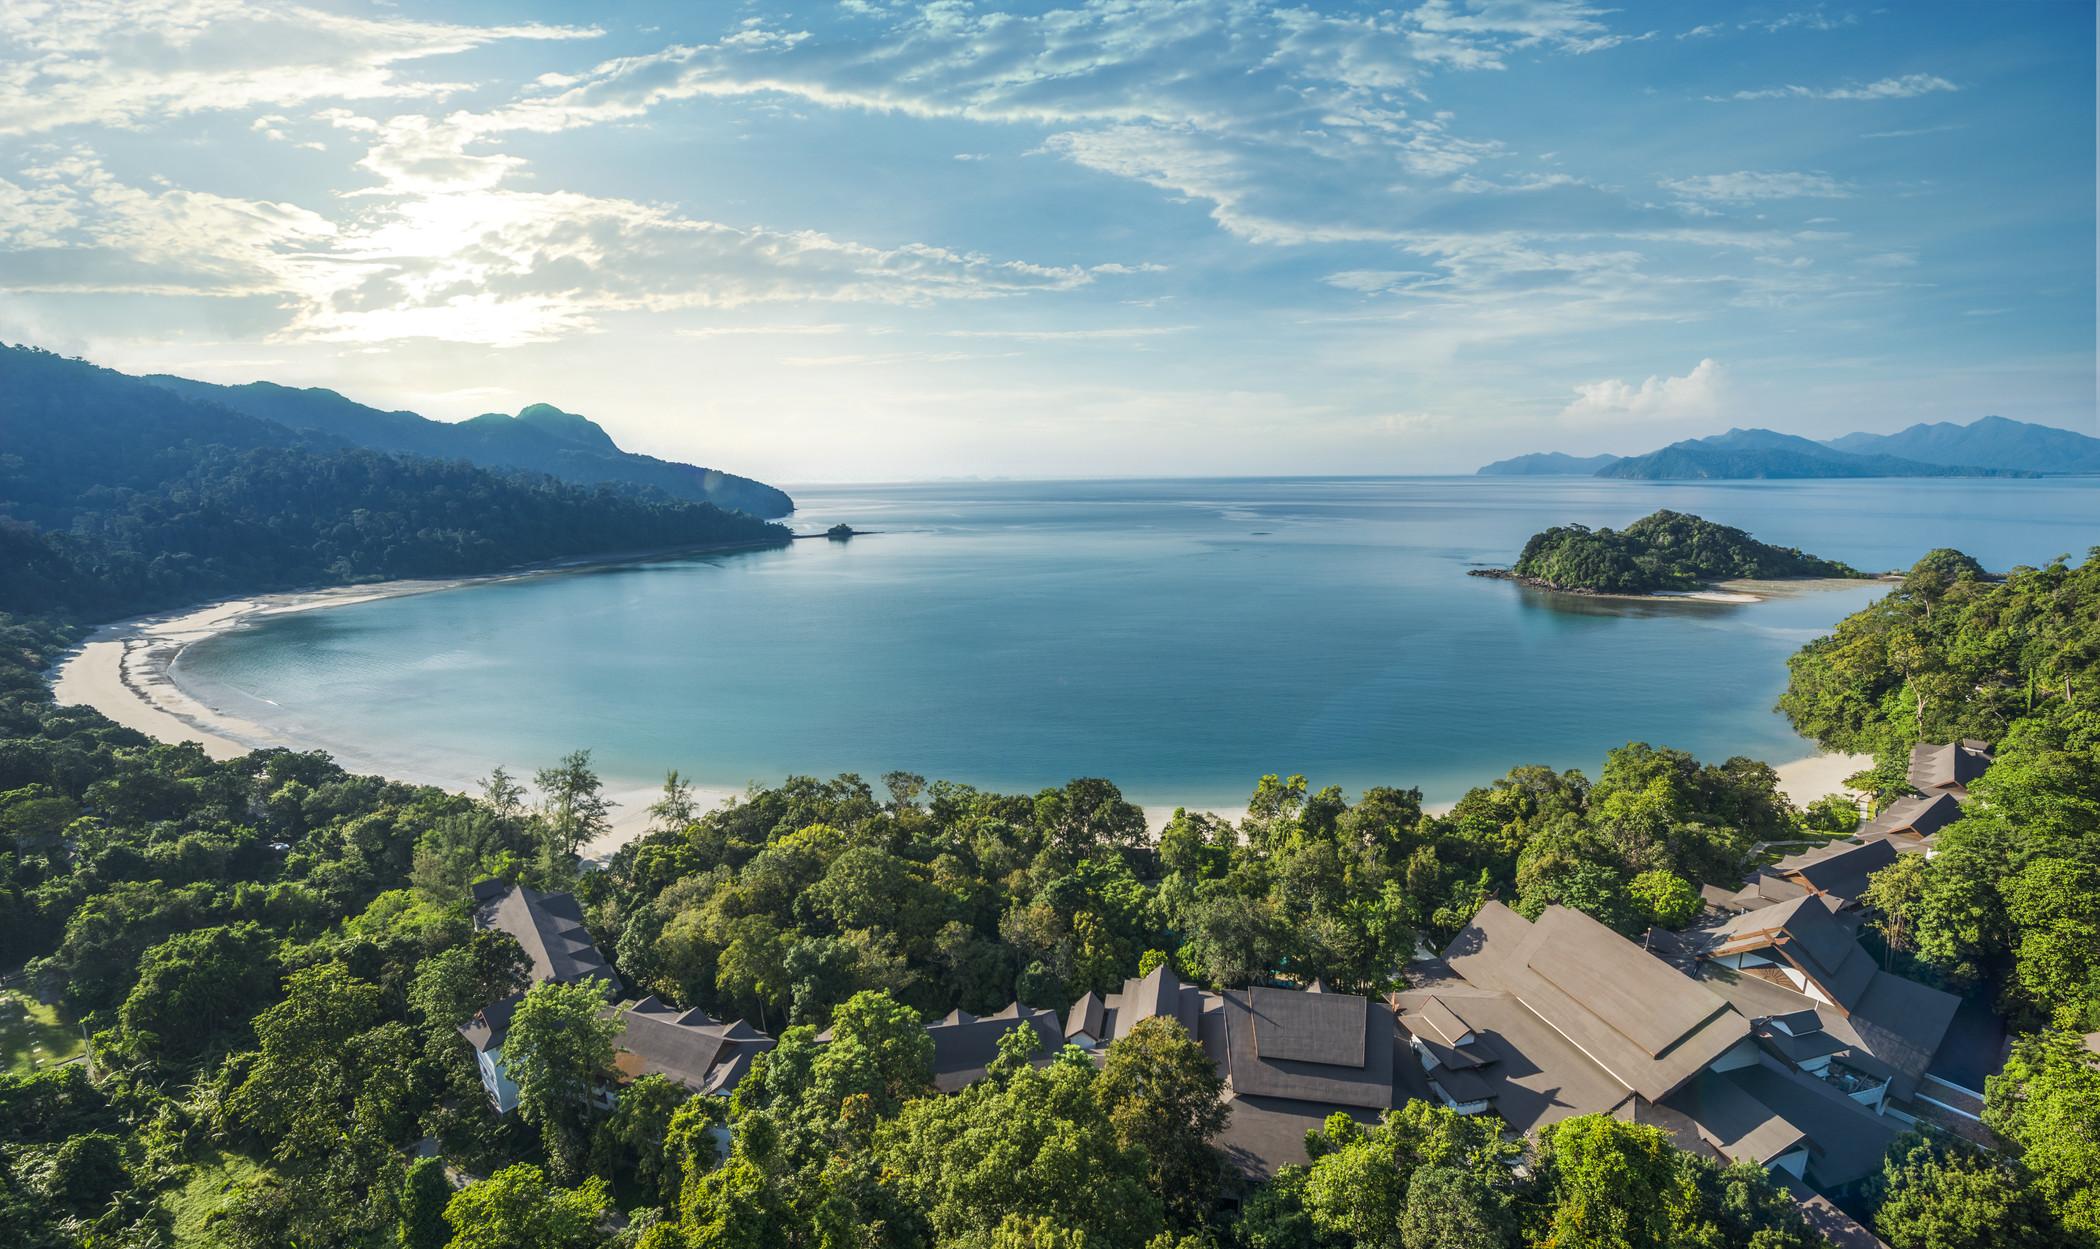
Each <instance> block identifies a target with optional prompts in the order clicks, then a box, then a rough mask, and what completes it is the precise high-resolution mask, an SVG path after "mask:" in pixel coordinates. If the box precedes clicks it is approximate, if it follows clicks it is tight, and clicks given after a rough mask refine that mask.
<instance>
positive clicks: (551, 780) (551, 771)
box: [532, 750, 614, 863]
mask: <svg viewBox="0 0 2100 1249" xmlns="http://www.w3.org/2000/svg"><path fill="white" fill-rule="evenodd" d="M532 782H533V784H534V785H535V786H537V787H538V789H539V791H540V817H541V820H542V822H543V824H544V826H545V828H546V830H547V846H548V849H549V851H550V853H551V854H552V855H553V856H554V857H555V858H556V859H557V861H559V862H561V863H567V862H568V861H569V860H570V859H572V858H574V857H575V855H576V852H577V850H579V849H580V848H582V847H583V846H585V845H587V844H588V843H590V842H592V841H594V840H596V839H597V838H598V837H599V836H601V835H602V834H603V833H604V832H605V830H606V829H608V828H610V827H611V826H612V820H611V811H612V808H613V806H614V803H613V801H612V799H610V798H607V797H606V796H605V794H604V788H605V785H604V782H602V781H600V780H599V779H598V773H597V772H596V771H595V770H593V769H592V767H591V752H590V751H588V750H574V751H570V752H569V753H568V754H566V755H563V756H562V758H561V762H560V763H557V764H555V765H554V766H553V767H551V768H541V769H540V770H539V771H538V772H535V773H533V777H532Z"/></svg>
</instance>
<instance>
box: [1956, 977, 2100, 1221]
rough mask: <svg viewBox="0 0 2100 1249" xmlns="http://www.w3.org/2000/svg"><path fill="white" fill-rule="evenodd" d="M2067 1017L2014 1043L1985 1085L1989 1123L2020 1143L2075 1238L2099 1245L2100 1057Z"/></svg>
mask: <svg viewBox="0 0 2100 1249" xmlns="http://www.w3.org/2000/svg"><path fill="white" fill-rule="evenodd" d="M2074 1018H2075V1016H2074V1015H2073V1014H2072V1013H2071V1012H2068V1011H2067V1012H2065V1014H2064V1016H2063V1018H2062V1019H2060V1020H2059V1022H2058V1024H2057V1026H2055V1027H2052V1028H2048V1029H2045V1030H2043V1031H2040V1032H2030V1033H2027V1034H2024V1035H2022V1036H2019V1037H2016V1038H2014V1040H2013V1046H2012V1053H2011V1055H2010V1056H2009V1057H2008V1058H2007V1059H2006V1060H2005V1068H2004V1070H2003V1071H2001V1072H1999V1073H1998V1074H1997V1075H1994V1076H1992V1077H1991V1078H1990V1080H1989V1081H1988V1082H1987V1083H1986V1084H1985V1086H1984V1111H1983V1121H1984V1122H1985V1123H1986V1124H1988V1125H1989V1126H1990V1128H1991V1130H1992V1131H1994V1132H1997V1133H1998V1134H1999V1135H2000V1136H2002V1137H2004V1138H2005V1139H2006V1140H2008V1141H2010V1142H2012V1143H2013V1144H2014V1145H2016V1146H2018V1148H2019V1151H2020V1161H2021V1163H2022V1164H2023V1165H2024V1166H2025V1167H2026V1168H2027V1171H2028V1173H2029V1174H2030V1175H2032V1176H2033V1177H2034V1181H2033V1182H2034V1188H2035V1191H2036V1192H2038V1193H2040V1194H2041V1196H2042V1197H2043V1198H2044V1199H2045V1200H2046V1201H2047V1202H2048V1204H2049V1208H2050V1209H2051V1210H2053V1211H2055V1212H2056V1216H2057V1218H2058V1219H2060V1220H2061V1221H2062V1223H2063V1226H2064V1229H2065V1230H2066V1231H2068V1232H2070V1233H2071V1234H2072V1235H2074V1236H2077V1237H2080V1238H2083V1240H2084V1241H2085V1243H2087V1244H2100V1056H2095V1055H2094V1053H2093V1051H2092V1049H2091V1048H2090V1047H2089V1046H2088V1045H2087V1044H2086V1039H2085V1037H2084V1036H2083V1035H2081V1034H2080V1033H2079V1032H2078V1030H2077V1027H2076V1026H2075V1024H2073V1023H2072V1020H2073V1019H2074Z"/></svg>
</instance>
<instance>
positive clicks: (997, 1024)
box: [926, 1002, 1065, 1093]
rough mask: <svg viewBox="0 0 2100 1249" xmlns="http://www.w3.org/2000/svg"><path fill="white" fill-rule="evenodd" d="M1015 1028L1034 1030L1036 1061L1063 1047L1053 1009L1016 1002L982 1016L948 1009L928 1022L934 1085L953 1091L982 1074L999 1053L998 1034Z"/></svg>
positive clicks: (1062, 1036) (1061, 1035)
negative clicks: (931, 1041) (931, 1046)
mask: <svg viewBox="0 0 2100 1249" xmlns="http://www.w3.org/2000/svg"><path fill="white" fill-rule="evenodd" d="M1015 1028H1032V1029H1034V1030H1035V1033H1036V1039H1037V1049H1036V1059H1037V1061H1039V1062H1048V1061H1049V1060H1050V1059H1051V1058H1052V1057H1054V1056H1055V1055H1056V1053H1057V1051H1058V1050H1059V1049H1061V1048H1063V1047H1064V1043H1065V1032H1064V1029H1063V1028H1062V1027H1060V1026H1059V1024H1058V1022H1057V1016H1056V1014H1055V1013H1053V1012H1051V1011H1047V1010H1038V1009H1036V1008H1035V1007H1033V1006H1023V1005H1021V1004H1020V1003H1018V1002H1015V1003H1012V1004H1010V1005H1008V1006H1007V1007H1005V1008H1004V1009H1002V1010H1000V1011H998V1012H997V1013H995V1014H990V1015H983V1016H978V1015H972V1014H969V1013H968V1012H966V1011H960V1010H958V1011H951V1012H949V1013H948V1014H947V1015H946V1016H945V1017H943V1018H941V1019H939V1020H937V1021H936V1022H934V1023H930V1024H927V1025H926V1035H928V1036H930V1037H932V1038H933V1083H934V1087H935V1088H938V1089H939V1090H940V1091H941V1092H943V1093H953V1092H954V1091H956V1090H957V1089H959V1088H962V1087H963V1086H964V1085H966V1084H969V1083H971V1082H973V1081H975V1080H977V1079H979V1078H980V1077H982V1076H983V1075H984V1072H985V1068H987V1067H989V1066H991V1064H992V1060H993V1059H994V1058H997V1057H998V1056H999V1038H1001V1037H1003V1036H1005V1035H1006V1034H1007V1033H1009V1032H1012V1031H1013V1030H1014V1029H1015Z"/></svg>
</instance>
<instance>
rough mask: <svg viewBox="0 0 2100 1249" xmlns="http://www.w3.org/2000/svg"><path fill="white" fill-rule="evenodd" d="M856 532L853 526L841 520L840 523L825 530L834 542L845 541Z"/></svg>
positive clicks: (825, 534)
mask: <svg viewBox="0 0 2100 1249" xmlns="http://www.w3.org/2000/svg"><path fill="white" fill-rule="evenodd" d="M854 532H855V530H854V528H853V526H851V525H848V524H846V523H844V522H843V521H841V522H840V523H839V524H836V525H833V526H832V527H831V528H829V529H826V530H825V531H824V536H825V537H827V538H829V539H831V540H832V541H833V542H844V541H845V540H846V539H848V538H851V537H852V536H853V535H854Z"/></svg>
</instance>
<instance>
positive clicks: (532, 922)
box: [459, 880, 620, 1113]
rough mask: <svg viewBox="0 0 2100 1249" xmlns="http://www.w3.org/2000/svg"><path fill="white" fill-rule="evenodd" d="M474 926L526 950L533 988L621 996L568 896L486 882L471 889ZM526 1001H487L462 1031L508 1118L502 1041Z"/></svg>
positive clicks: (513, 1096)
mask: <svg viewBox="0 0 2100 1249" xmlns="http://www.w3.org/2000/svg"><path fill="white" fill-rule="evenodd" d="M473 918H474V926H475V927H476V928H479V929H483V930H495V931H500V932H507V933H509V934H510V935H511V937H512V939H514V940H515V941H517V943H518V947H519V948H520V949H522V950H524V951H525V958H526V961H527V963H528V964H530V969H529V971H528V972H527V975H528V976H529V977H530V978H531V983H532V984H577V983H581V982H582V981H586V980H598V981H601V982H603V983H604V985H605V991H606V994H607V996H610V995H612V994H614V993H617V992H619V985H620V978H619V977H618V976H617V975H615V974H614V973H613V969H612V964H611V963H609V962H607V961H606V959H605V955H604V954H602V953H600V952H599V950H598V945H597V943H596V942H594V941H592V940H591V934H590V932H589V931H588V930H587V929H585V928H584V926H583V908H581V907H579V906H578V905H577V904H576V899H575V897H574V896H573V895H571V894H566V893H541V892H540V891H539V890H537V889H530V888H527V887H526V886H524V885H513V884H510V883H508V882H506V881H501V880H484V881H482V882H480V883H479V884H477V885H475V886H474V889H473ZM524 999H525V995H524V994H523V993H513V994H511V995H510V996H509V997H506V998H504V999H502V1000H501V1001H497V1002H491V1003H489V1004H488V1005H487V1006H484V1007H482V1008H481V1010H479V1011H478V1012H476V1013H475V1015H474V1018H473V1019H472V1020H470V1021H468V1022H467V1023H466V1024H464V1025H462V1026H461V1027H460V1030H459V1031H460V1035H461V1036H464V1037H466V1038H467V1043H468V1044H470V1045H472V1046H473V1047H474V1058H475V1063H476V1065H477V1066H479V1067H480V1069H481V1084H482V1087H483V1088H486V1089H487V1090H488V1093H489V1100H490V1101H492V1102H494V1103H495V1105H496V1109H497V1110H498V1111H502V1112H505V1113H508V1112H509V1111H510V1110H511V1109H513V1108H514V1107H516V1106H517V1104H518V1086H517V1085H516V1084H514V1083H512V1082H511V1080H510V1077H509V1076H507V1075H505V1074H504V1072H503V1038H504V1036H505V1035H506V1034H507V1033H509V1031H510V1017H511V1014H512V1013H513V1012H515V1011H516V1010H517V1008H518V1003H519V1002H521V1001H523V1000H524Z"/></svg>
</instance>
